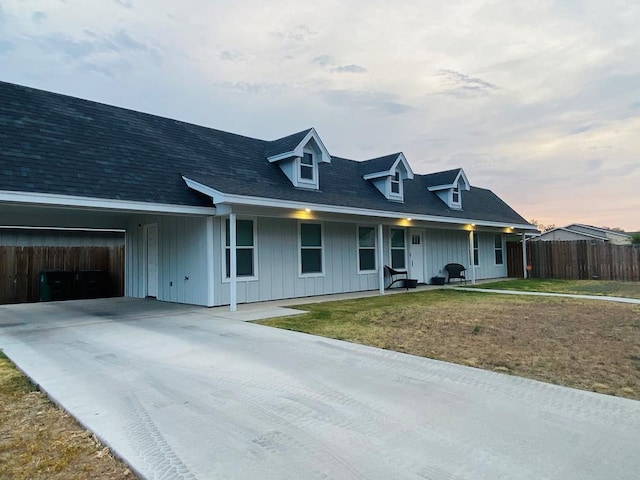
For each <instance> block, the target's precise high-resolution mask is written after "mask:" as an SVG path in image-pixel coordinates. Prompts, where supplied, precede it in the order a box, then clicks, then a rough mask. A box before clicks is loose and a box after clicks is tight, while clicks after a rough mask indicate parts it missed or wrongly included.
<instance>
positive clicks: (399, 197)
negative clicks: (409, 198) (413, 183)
mask: <svg viewBox="0 0 640 480" xmlns="http://www.w3.org/2000/svg"><path fill="white" fill-rule="evenodd" d="M362 168H364V170H365V171H366V172H367V173H365V174H364V175H363V176H362V178H364V179H365V180H367V181H370V182H371V183H373V185H374V186H375V187H376V188H377V189H378V190H380V192H381V193H382V194H383V195H384V196H385V198H386V199H387V200H394V201H396V202H403V201H404V181H405V180H412V179H413V171H412V170H411V167H410V166H409V162H407V159H406V158H405V156H404V154H403V153H402V152H400V153H394V154H392V155H386V156H384V157H379V158H374V159H371V160H367V161H365V162H362Z"/></svg>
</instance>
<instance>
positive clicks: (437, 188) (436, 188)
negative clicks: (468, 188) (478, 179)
mask: <svg viewBox="0 0 640 480" xmlns="http://www.w3.org/2000/svg"><path fill="white" fill-rule="evenodd" d="M454 185H455V183H452V184H449V185H433V186H431V187H427V190H429V191H430V192H438V191H440V190H448V189H449V188H453V186H454Z"/></svg>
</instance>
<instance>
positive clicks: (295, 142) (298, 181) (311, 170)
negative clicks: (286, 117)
mask: <svg viewBox="0 0 640 480" xmlns="http://www.w3.org/2000/svg"><path fill="white" fill-rule="evenodd" d="M265 154H266V157H267V160H268V161H269V162H270V163H277V164H278V166H279V167H280V169H281V170H282V172H283V173H284V174H285V175H286V176H287V178H288V179H289V181H291V183H292V184H293V186H294V187H298V188H308V189H313V190H318V189H319V188H320V171H319V168H318V167H319V165H320V164H321V163H331V155H329V152H328V151H327V149H326V148H325V146H324V144H323V143H322V140H320V136H319V135H318V133H317V132H316V131H315V129H313V128H311V129H309V130H305V131H303V132H299V133H295V134H293V135H289V136H288V137H284V138H280V139H278V140H274V141H272V142H270V144H269V148H268V149H267V151H266V152H265Z"/></svg>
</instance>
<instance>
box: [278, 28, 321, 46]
mask: <svg viewBox="0 0 640 480" xmlns="http://www.w3.org/2000/svg"><path fill="white" fill-rule="evenodd" d="M316 35H318V32H316V31H314V30H311V29H310V28H309V27H308V26H306V25H304V24H300V25H298V26H297V27H294V28H292V29H290V30H287V31H286V32H282V31H279V30H276V31H272V32H271V36H273V37H275V38H277V39H278V40H288V41H290V42H294V43H304V42H306V41H307V40H308V39H309V38H310V37H315V36H316Z"/></svg>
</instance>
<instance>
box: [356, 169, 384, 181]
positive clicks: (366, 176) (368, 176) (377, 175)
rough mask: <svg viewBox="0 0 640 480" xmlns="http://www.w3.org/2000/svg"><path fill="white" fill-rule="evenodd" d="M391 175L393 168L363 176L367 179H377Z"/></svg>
mask: <svg viewBox="0 0 640 480" xmlns="http://www.w3.org/2000/svg"><path fill="white" fill-rule="evenodd" d="M390 176H391V170H385V171H384V172H374V173H367V174H366V175H363V176H362V178H364V179H365V180H375V179H376V178H382V177H390Z"/></svg>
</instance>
